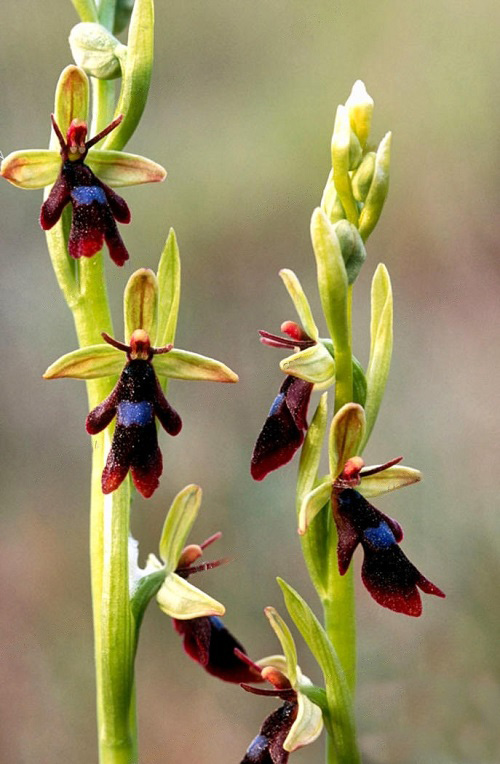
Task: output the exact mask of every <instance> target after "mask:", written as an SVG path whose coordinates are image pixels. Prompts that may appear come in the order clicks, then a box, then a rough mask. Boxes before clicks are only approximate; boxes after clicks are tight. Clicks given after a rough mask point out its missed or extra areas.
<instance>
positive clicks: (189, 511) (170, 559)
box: [159, 484, 202, 573]
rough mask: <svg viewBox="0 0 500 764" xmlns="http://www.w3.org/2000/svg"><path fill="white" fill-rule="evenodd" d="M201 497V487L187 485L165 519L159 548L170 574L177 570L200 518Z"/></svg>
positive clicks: (175, 499)
mask: <svg viewBox="0 0 500 764" xmlns="http://www.w3.org/2000/svg"><path fill="white" fill-rule="evenodd" d="M201 496H202V491H201V488H200V487H199V486H197V485H193V484H191V485H187V486H186V487H185V488H183V489H182V491H180V492H179V493H178V494H177V496H176V497H175V498H174V500H173V502H172V504H171V506H170V509H169V511H168V514H167V517H166V518H165V523H164V525H163V530H162V532H161V539H160V547H159V548H160V557H161V559H162V560H163V562H164V563H165V568H166V570H167V572H169V573H170V572H172V571H174V570H175V569H176V568H177V565H178V563H179V558H180V556H181V552H182V550H183V548H184V546H185V544H186V539H187V537H188V535H189V532H190V530H191V528H192V527H193V524H194V522H195V520H196V518H197V516H198V511H199V509H200V505H201Z"/></svg>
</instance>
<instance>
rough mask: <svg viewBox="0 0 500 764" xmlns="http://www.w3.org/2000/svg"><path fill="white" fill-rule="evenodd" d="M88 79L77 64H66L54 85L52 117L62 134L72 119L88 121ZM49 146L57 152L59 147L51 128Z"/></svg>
mask: <svg viewBox="0 0 500 764" xmlns="http://www.w3.org/2000/svg"><path fill="white" fill-rule="evenodd" d="M88 114H89V79H88V77H87V75H86V74H85V72H84V71H83V69H80V67H78V66H67V67H66V68H65V69H63V71H62V72H61V76H60V77H59V81H58V83H57V86H56V95H55V104H54V117H55V120H56V122H57V124H58V125H59V128H60V130H61V132H62V134H63V135H66V133H67V131H68V127H69V126H70V124H71V122H72V121H73V120H74V119H83V120H84V121H85V122H88ZM50 148H51V149H54V150H55V151H57V152H59V151H60V149H61V147H60V145H59V141H58V139H57V135H56V134H55V133H54V131H53V130H52V132H51V135H50Z"/></svg>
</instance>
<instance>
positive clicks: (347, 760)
mask: <svg viewBox="0 0 500 764" xmlns="http://www.w3.org/2000/svg"><path fill="white" fill-rule="evenodd" d="M278 584H279V585H280V587H281V590H282V592H283V596H284V599H285V605H286V607H287V610H288V613H289V614H290V617H291V618H292V620H293V622H294V623H295V625H296V627H297V629H298V630H299V632H300V633H301V635H302V637H303V638H304V640H305V642H306V643H307V645H308V647H309V649H310V650H311V652H312V654H313V655H314V657H315V658H316V660H317V662H318V664H319V666H320V668H321V671H322V673H323V676H324V680H325V688H326V697H327V702H328V712H327V714H325V715H327V717H328V723H327V726H328V728H329V729H331V730H332V731H333V735H332V737H333V740H334V744H335V749H336V753H337V761H338V762H339V764H358V763H359V761H360V757H359V752H358V749H357V745H356V730H355V722H354V715H353V709H352V699H351V694H350V692H349V688H348V685H347V681H346V677H345V674H344V671H343V669H342V665H341V663H340V660H339V657H338V655H337V652H336V650H335V648H334V647H333V645H332V643H331V642H330V640H329V638H328V635H327V634H326V632H325V630H324V628H323V627H322V626H321V624H320V623H319V621H318V619H317V618H316V616H315V615H314V613H313V612H312V610H311V608H310V607H309V605H308V604H307V603H306V602H305V600H304V599H303V598H302V597H301V596H300V595H299V594H298V593H297V592H296V591H295V589H293V588H292V587H291V586H290V585H289V584H287V583H286V581H284V580H283V579H281V578H278Z"/></svg>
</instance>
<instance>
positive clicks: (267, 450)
mask: <svg viewBox="0 0 500 764" xmlns="http://www.w3.org/2000/svg"><path fill="white" fill-rule="evenodd" d="M281 330H282V331H283V332H285V333H286V334H288V336H289V337H291V339H287V338H285V337H280V336H279V335H277V334H270V333H269V332H265V331H260V332H259V334H260V340H261V342H262V343H263V344H264V345H269V346H270V347H277V348H283V349H284V350H288V351H290V350H304V349H305V348H308V347H311V346H312V345H315V344H316V343H315V342H314V340H312V339H311V338H310V337H308V335H307V334H306V333H305V332H304V331H303V329H301V327H300V326H299V325H298V324H296V323H295V322H294V321H285V322H284V323H283V324H282V325H281ZM312 389H313V384H312V383H311V382H306V381H305V380H303V379H298V378H297V377H292V376H287V377H286V378H285V381H284V382H283V384H282V385H281V387H280V390H279V393H278V395H277V396H276V398H275V399H274V402H273V405H272V406H271V409H270V411H269V414H268V416H267V419H266V421H265V422H264V426H263V428H262V430H261V432H260V435H259V437H258V438H257V443H256V444H255V447H254V450H253V454H252V461H251V464H250V473H251V475H252V477H253V479H254V480H263V479H264V478H265V477H266V475H267V474H268V473H269V472H272V470H276V469H278V467H282V466H283V465H284V464H287V463H288V462H289V461H290V459H292V457H293V455H294V454H295V452H296V451H297V449H298V448H300V446H301V445H302V443H303V441H304V433H305V431H306V430H307V418H306V417H307V407H308V405H309V399H310V397H311V391H312Z"/></svg>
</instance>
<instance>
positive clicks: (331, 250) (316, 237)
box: [311, 207, 349, 350]
mask: <svg viewBox="0 0 500 764" xmlns="http://www.w3.org/2000/svg"><path fill="white" fill-rule="evenodd" d="M311 240H312V244H313V249H314V254H315V257H316V268H317V276H318V289H319V295H320V298H321V305H322V306H323V312H324V314H325V319H326V323H327V326H328V330H329V332H330V335H331V337H332V339H333V342H334V345H335V349H336V350H338V349H339V348H345V347H347V346H348V345H349V322H348V318H347V272H346V268H345V264H344V259H343V257H342V250H341V249H340V244H339V240H338V238H337V234H336V233H335V230H334V228H333V226H332V224H331V223H330V221H329V220H328V218H327V217H326V215H325V213H324V212H323V211H322V210H321V208H320V207H317V208H316V209H315V210H314V212H313V214H312V218H311Z"/></svg>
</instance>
